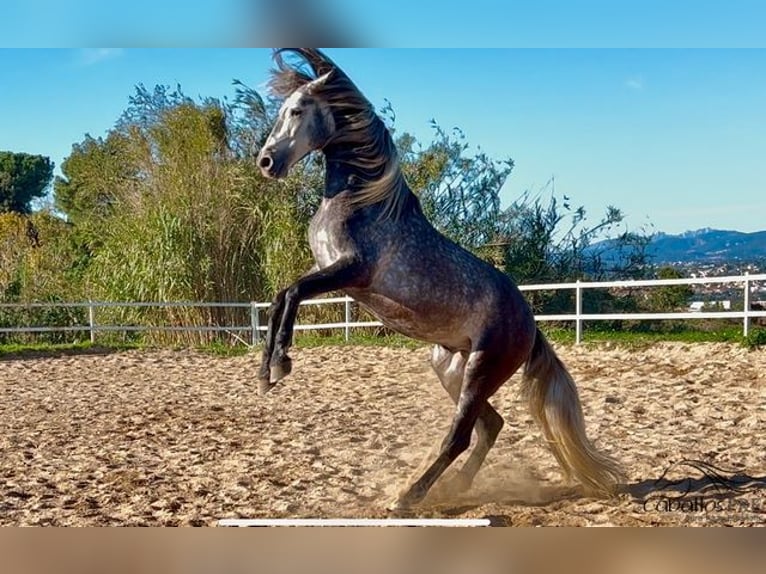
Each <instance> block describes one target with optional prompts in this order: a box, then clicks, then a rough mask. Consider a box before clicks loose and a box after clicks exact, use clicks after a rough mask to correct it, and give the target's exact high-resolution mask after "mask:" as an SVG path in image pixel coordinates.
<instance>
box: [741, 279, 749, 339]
mask: <svg viewBox="0 0 766 574" xmlns="http://www.w3.org/2000/svg"><path fill="white" fill-rule="evenodd" d="M748 275H750V273H749V272H748V271H745V296H744V297H743V301H744V304H743V310H744V312H745V317H744V319H743V329H742V331H743V334H744V336H745V337H747V336H748V335H750V317H749V315H750V277H748Z"/></svg>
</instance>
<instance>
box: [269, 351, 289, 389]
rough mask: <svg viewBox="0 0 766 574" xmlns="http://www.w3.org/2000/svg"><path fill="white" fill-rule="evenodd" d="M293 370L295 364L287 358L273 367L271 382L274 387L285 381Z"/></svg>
mask: <svg viewBox="0 0 766 574" xmlns="http://www.w3.org/2000/svg"><path fill="white" fill-rule="evenodd" d="M292 370H293V362H292V361H291V360H290V358H289V357H285V358H284V359H283V360H282V361H280V362H279V363H277V364H275V365H272V366H271V372H270V376H269V382H270V383H271V384H272V385H273V384H275V383H278V382H279V381H281V380H282V379H284V378H285V377H286V376H287V375H289V374H290V372H291V371H292Z"/></svg>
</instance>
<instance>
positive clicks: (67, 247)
mask: <svg viewBox="0 0 766 574" xmlns="http://www.w3.org/2000/svg"><path fill="white" fill-rule="evenodd" d="M70 234H71V228H70V227H69V226H68V225H66V224H65V223H64V222H63V221H61V220H60V219H59V218H57V217H55V216H53V215H51V214H50V213H48V212H39V213H36V214H33V215H29V216H27V215H19V214H16V213H5V214H0V303H13V304H17V303H36V302H57V301H59V302H60V301H76V300H78V299H80V297H81V292H80V291H79V289H78V287H79V283H78V282H77V281H76V280H75V277H76V271H75V267H76V257H77V255H76V250H75V249H74V246H73V244H72V242H71V241H70ZM83 320H84V313H83V310H82V309H76V308H61V307H23V308H22V307H0V326H4V327H15V326H20V325H32V326H50V325H56V326H74V325H82V324H83ZM68 337H69V335H66V334H64V333H46V334H44V335H41V336H39V337H37V339H38V340H41V341H49V342H61V341H64V340H68ZM30 338H31V337H30V336H29V335H9V334H4V335H0V342H11V341H19V342H25V341H28V340H30Z"/></svg>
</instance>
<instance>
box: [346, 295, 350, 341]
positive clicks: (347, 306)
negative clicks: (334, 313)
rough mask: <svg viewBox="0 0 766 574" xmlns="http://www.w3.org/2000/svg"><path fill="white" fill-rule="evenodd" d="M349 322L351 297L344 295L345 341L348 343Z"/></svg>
mask: <svg viewBox="0 0 766 574" xmlns="http://www.w3.org/2000/svg"><path fill="white" fill-rule="evenodd" d="M350 322H351V299H350V298H348V297H346V343H348V335H349V325H348V324H349V323H350Z"/></svg>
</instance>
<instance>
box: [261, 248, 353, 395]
mask: <svg viewBox="0 0 766 574" xmlns="http://www.w3.org/2000/svg"><path fill="white" fill-rule="evenodd" d="M367 276H368V272H367V269H366V268H365V266H364V265H362V264H361V262H359V261H358V260H357V259H341V260H338V261H336V262H335V263H333V264H332V265H330V266H329V267H326V268H324V269H321V270H318V271H315V272H313V273H309V274H307V275H304V276H303V277H301V278H300V279H298V280H297V281H296V282H295V283H293V284H292V285H290V287H288V288H287V289H286V290H285V291H284V296H283V298H282V301H281V302H280V303H278V302H277V301H276V300H275V305H274V306H275V310H279V311H281V312H280V313H274V314H273V315H272V318H270V320H269V336H268V337H267V341H266V345H267V347H269V346H271V349H269V351H270V352H269V357H268V362H265V361H266V359H267V357H266V353H265V351H266V348H264V363H263V364H262V365H261V380H262V381H264V379H265V377H264V375H265V374H266V372H268V374H269V377H268V386H265V383H263V382H262V384H261V391H262V392H265V391H267V390H268V389H269V388H270V387H271V386H273V385H274V384H275V383H277V382H278V381H279V380H280V379H283V378H284V377H285V376H287V375H288V374H289V373H290V370H291V368H292V363H291V360H290V357H288V356H287V351H288V349H289V348H290V346H291V345H292V339H293V330H294V327H295V319H296V317H297V315H298V306H299V305H300V303H301V301H304V300H305V299H310V298H312V297H316V296H317V295H322V294H324V293H328V292H330V291H337V290H339V289H346V288H348V287H361V286H364V285H366V284H367V282H368V277H367ZM278 315H279V318H278V319H276V318H275V317H277V316H278ZM272 323H273V324H272ZM277 326H278V329H277V328H276V327H277ZM269 344H271V345H269ZM267 365H268V367H267ZM267 368H268V371H266V369H267Z"/></svg>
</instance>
